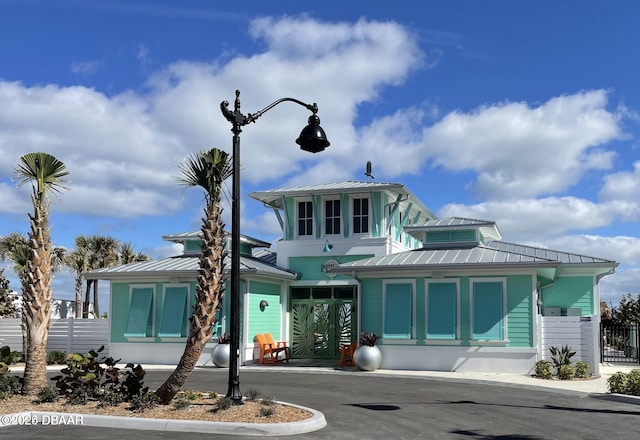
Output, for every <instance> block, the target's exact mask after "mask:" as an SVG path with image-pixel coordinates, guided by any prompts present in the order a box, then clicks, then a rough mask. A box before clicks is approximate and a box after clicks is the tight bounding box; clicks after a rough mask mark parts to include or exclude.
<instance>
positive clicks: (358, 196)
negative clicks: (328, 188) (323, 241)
mask: <svg viewBox="0 0 640 440" xmlns="http://www.w3.org/2000/svg"><path fill="white" fill-rule="evenodd" d="M356 199H365V200H366V201H367V208H368V209H367V212H368V214H367V230H368V231H367V232H354V231H355V223H356V222H355V210H354V209H353V201H354V200H356ZM349 205H350V206H349V216H350V217H351V219H350V220H351V227H350V228H349V231H350V233H351V234H350V235H351V236H352V237H369V236H371V217H372V210H373V203H372V202H371V196H370V195H369V194H353V195H352V196H351V197H349Z"/></svg>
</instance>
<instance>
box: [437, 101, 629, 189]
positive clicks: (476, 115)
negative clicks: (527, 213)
mask: <svg viewBox="0 0 640 440" xmlns="http://www.w3.org/2000/svg"><path fill="white" fill-rule="evenodd" d="M607 101H608V94H607V92H606V91H604V90H593V91H586V92H580V93H576V94H574V95H565V96H559V97H555V98H552V99H550V100H549V101H547V102H546V103H544V104H542V105H540V106H537V107H531V106H530V105H528V104H526V103H514V102H505V103H500V104H493V105H487V106H483V107H480V108H478V109H476V110H474V111H472V112H470V113H464V112H461V111H454V112H452V113H449V114H448V115H446V116H445V117H444V118H443V119H442V120H441V121H439V122H437V123H436V124H434V125H433V126H432V127H429V128H427V129H425V134H424V142H425V149H426V151H425V155H427V154H428V155H429V156H430V157H432V160H433V163H434V164H436V165H439V166H442V167H444V168H445V169H448V170H454V171H460V170H474V171H476V172H477V173H478V177H477V180H476V181H475V182H473V183H472V185H471V189H472V190H473V191H475V192H476V193H477V194H478V195H480V196H481V197H483V198H487V199H509V198H522V197H535V196H539V195H544V194H554V193H558V192H560V191H564V190H566V189H568V188H569V187H571V186H572V185H575V184H576V183H577V182H578V181H579V180H580V178H581V177H582V176H583V174H584V173H585V172H587V171H590V170H606V169H609V168H611V166H612V158H613V156H614V152H613V151H608V150H605V149H604V148H603V147H602V146H603V145H604V144H606V143H607V142H609V141H612V140H614V139H620V138H622V137H623V136H624V133H623V131H622V127H621V118H622V115H621V114H620V113H616V112H615V111H609V110H607V109H606V105H607Z"/></svg>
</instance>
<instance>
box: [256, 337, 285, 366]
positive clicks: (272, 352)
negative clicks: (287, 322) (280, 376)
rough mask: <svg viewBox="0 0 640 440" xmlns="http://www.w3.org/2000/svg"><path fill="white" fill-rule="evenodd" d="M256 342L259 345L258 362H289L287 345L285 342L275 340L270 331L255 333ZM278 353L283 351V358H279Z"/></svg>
mask: <svg viewBox="0 0 640 440" xmlns="http://www.w3.org/2000/svg"><path fill="white" fill-rule="evenodd" d="M256 342H257V343H258V346H259V347H260V363H261V364H265V363H270V364H275V363H276V362H285V361H286V362H289V347H287V343H286V342H283V341H280V342H275V341H274V340H273V336H272V335H271V334H270V333H264V334H257V335H256ZM280 353H284V358H280V357H279V355H280Z"/></svg>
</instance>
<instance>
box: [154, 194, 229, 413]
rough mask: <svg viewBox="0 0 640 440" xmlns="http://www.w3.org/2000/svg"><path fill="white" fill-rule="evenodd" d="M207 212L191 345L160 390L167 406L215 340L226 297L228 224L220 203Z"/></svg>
mask: <svg viewBox="0 0 640 440" xmlns="http://www.w3.org/2000/svg"><path fill="white" fill-rule="evenodd" d="M210 205H211V206H208V207H207V209H205V214H206V216H205V219H204V221H203V225H202V228H201V230H202V235H203V239H202V251H201V254H200V262H199V264H200V269H199V270H198V281H197V285H196V303H195V306H194V310H193V314H192V317H191V320H190V322H191V326H190V329H189V337H188V339H187V344H186V346H185V348H184V352H183V353H182V357H181V358H180V362H178V365H177V366H176V369H175V370H174V371H173V373H171V376H169V378H168V379H167V380H166V381H165V382H164V383H163V384H162V385H161V386H160V388H158V390H157V391H156V396H157V397H158V399H159V402H160V403H161V404H163V405H167V404H168V403H169V402H171V400H172V399H173V398H174V397H175V395H176V394H177V393H178V391H180V389H181V388H182V387H183V386H184V384H185V383H186V381H187V379H188V377H189V374H191V372H192V371H193V368H194V367H195V365H196V363H197V362H198V359H199V358H200V355H201V354H202V351H203V350H204V347H205V345H206V344H207V342H208V341H209V339H211V335H212V333H213V327H214V325H215V323H216V313H217V312H218V309H219V308H220V304H221V302H222V298H223V296H224V278H223V277H224V248H225V243H224V224H223V223H222V218H221V210H220V208H219V203H217V202H215V203H211V204H210Z"/></svg>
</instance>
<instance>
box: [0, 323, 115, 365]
mask: <svg viewBox="0 0 640 440" xmlns="http://www.w3.org/2000/svg"><path fill="white" fill-rule="evenodd" d="M4 345H8V346H9V347H11V350H13V351H22V329H21V326H20V319H0V346H4ZM102 345H104V347H105V350H104V351H103V352H102V353H101V355H102V356H108V355H109V321H108V320H107V319H73V318H71V319H52V320H51V326H50V327H49V338H48V340H47V352H50V351H53V350H59V351H64V352H65V353H87V352H89V351H90V350H97V349H98V348H100V346H102Z"/></svg>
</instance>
